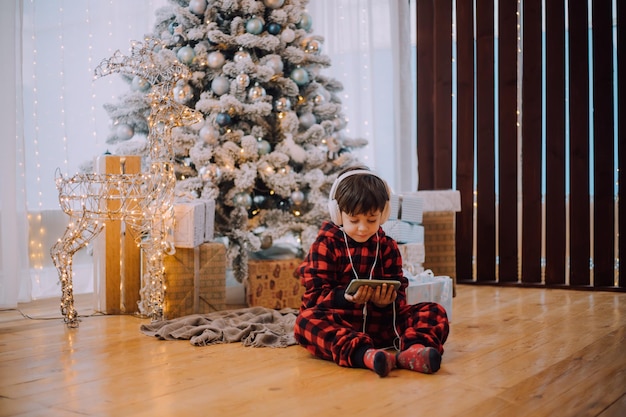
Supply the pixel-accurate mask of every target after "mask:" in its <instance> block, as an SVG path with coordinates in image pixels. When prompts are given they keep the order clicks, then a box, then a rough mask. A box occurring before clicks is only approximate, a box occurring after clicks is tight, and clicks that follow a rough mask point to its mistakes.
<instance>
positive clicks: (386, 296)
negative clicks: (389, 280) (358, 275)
mask: <svg viewBox="0 0 626 417" xmlns="http://www.w3.org/2000/svg"><path fill="white" fill-rule="evenodd" d="M344 297H345V298H346V300H348V301H350V302H353V303H355V304H365V303H367V302H368V301H371V302H373V303H374V304H375V305H376V306H377V307H385V306H386V305H389V304H391V303H393V302H394V301H395V300H396V297H397V294H396V290H395V289H394V288H393V287H392V286H388V285H387V284H383V285H381V286H379V287H376V288H374V287H370V286H368V285H364V286H362V287H359V289H358V290H357V291H356V292H355V293H354V294H353V295H349V294H345V295H344Z"/></svg>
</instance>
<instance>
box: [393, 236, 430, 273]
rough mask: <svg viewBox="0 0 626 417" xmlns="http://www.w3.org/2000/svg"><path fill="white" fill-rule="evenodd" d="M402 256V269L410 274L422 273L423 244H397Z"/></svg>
mask: <svg viewBox="0 0 626 417" xmlns="http://www.w3.org/2000/svg"><path fill="white" fill-rule="evenodd" d="M398 249H399V250H400V255H401V256H402V267H403V268H404V269H406V270H408V271H409V273H411V274H419V273H421V272H423V271H424V258H425V248H424V244H423V243H402V244H398Z"/></svg>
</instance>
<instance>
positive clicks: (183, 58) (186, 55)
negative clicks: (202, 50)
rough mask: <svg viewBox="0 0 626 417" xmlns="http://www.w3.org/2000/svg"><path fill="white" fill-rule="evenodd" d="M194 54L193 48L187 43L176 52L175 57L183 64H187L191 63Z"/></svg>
mask: <svg viewBox="0 0 626 417" xmlns="http://www.w3.org/2000/svg"><path fill="white" fill-rule="evenodd" d="M195 56H196V53H195V52H194V50H193V48H192V47H191V46H189V45H187V46H183V47H182V48H180V49H179V50H178V52H177V53H176V57H177V58H178V60H179V61H180V62H182V63H183V64H187V65H189V64H191V62H192V61H193V59H194V58H195Z"/></svg>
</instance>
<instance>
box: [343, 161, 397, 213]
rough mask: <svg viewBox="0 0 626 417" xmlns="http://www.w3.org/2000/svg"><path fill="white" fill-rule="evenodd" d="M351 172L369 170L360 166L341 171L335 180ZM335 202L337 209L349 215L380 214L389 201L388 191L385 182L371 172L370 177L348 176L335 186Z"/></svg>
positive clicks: (360, 175)
mask: <svg viewBox="0 0 626 417" xmlns="http://www.w3.org/2000/svg"><path fill="white" fill-rule="evenodd" d="M353 170H366V171H369V170H370V169H369V168H368V167H366V166H361V165H358V166H352V167H349V168H346V169H344V170H343V171H341V172H340V173H339V175H338V176H337V178H339V177H340V176H341V175H343V174H345V173H346V172H348V171H353ZM335 200H337V205H338V206H339V209H340V210H341V211H343V212H344V213H347V214H349V215H357V214H366V215H367V214H370V213H374V212H376V211H380V212H381V213H382V212H383V211H384V209H385V206H386V205H387V202H388V201H389V190H388V188H387V184H386V183H385V181H384V180H383V179H382V178H380V177H379V176H378V175H376V174H375V173H373V172H372V175H362V174H357V175H350V176H349V177H346V178H344V179H343V180H342V181H341V182H340V183H339V184H338V185H337V189H336V191H335Z"/></svg>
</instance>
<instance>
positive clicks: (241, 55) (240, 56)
mask: <svg viewBox="0 0 626 417" xmlns="http://www.w3.org/2000/svg"><path fill="white" fill-rule="evenodd" d="M233 59H234V61H235V62H242V61H246V60H248V59H250V52H248V51H244V50H243V49H240V50H238V51H237V52H235V57H234V58H233Z"/></svg>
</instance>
